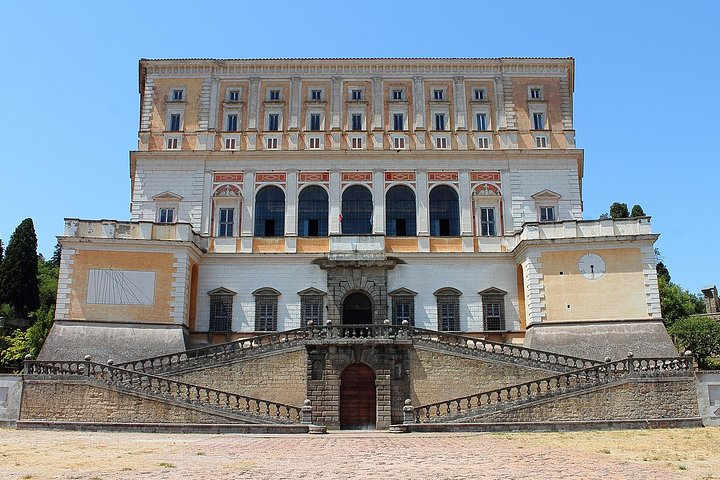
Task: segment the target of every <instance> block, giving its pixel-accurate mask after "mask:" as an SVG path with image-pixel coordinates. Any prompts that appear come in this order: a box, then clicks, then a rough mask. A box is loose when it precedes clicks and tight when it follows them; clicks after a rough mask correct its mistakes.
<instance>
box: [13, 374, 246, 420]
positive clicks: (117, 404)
mask: <svg viewBox="0 0 720 480" xmlns="http://www.w3.org/2000/svg"><path fill="white" fill-rule="evenodd" d="M20 419H21V420H52V421H61V422H130V423H140V422H162V423H228V422H233V420H232V419H229V418H226V417H223V416H221V415H212V414H210V413H205V412H203V411H201V410H198V409H195V408H192V407H191V406H187V407H186V406H182V405H177V404H175V403H171V402H167V403H166V402H162V401H160V400H155V399H152V398H148V397H146V396H144V395H139V394H134V393H130V392H121V391H118V390H115V389H114V388H112V387H107V386H105V385H98V384H94V383H91V382H89V381H82V380H80V381H68V380H67V379H63V380H62V381H53V380H27V381H26V382H25V386H24V390H23V398H22V407H21V411H20Z"/></svg>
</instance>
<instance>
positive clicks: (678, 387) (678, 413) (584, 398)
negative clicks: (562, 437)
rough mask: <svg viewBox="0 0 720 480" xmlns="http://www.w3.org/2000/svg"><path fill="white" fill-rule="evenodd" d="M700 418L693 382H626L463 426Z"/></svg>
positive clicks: (475, 419)
mask: <svg viewBox="0 0 720 480" xmlns="http://www.w3.org/2000/svg"><path fill="white" fill-rule="evenodd" d="M697 416H698V402H697V392H696V390H695V382H694V379H685V378H683V379H643V380H639V379H638V380H626V381H623V382H621V383H619V384H614V385H607V386H602V387H597V388H593V389H591V390H588V391H584V392H578V393H576V394H574V395H571V396H569V397H565V398H550V399H547V400H543V401H540V402H538V403H535V404H533V405H530V406H526V407H519V408H517V409H512V410H509V411H505V412H498V413H493V414H490V415H487V416H478V417H470V418H465V419H463V420H462V422H463V423H465V422H467V423H474V422H479V423H486V422H546V421H564V420H565V421H573V420H628V419H661V418H690V417H697Z"/></svg>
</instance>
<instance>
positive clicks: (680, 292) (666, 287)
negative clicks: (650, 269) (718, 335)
mask: <svg viewBox="0 0 720 480" xmlns="http://www.w3.org/2000/svg"><path fill="white" fill-rule="evenodd" d="M658 289H659V291H660V308H661V310H662V317H663V321H664V322H665V326H666V327H671V326H672V325H673V324H674V323H675V322H677V321H678V320H680V319H682V318H687V317H689V316H691V315H696V314H700V313H705V302H704V301H703V300H702V299H701V298H699V297H698V296H697V295H693V294H692V293H690V292H688V291H687V290H685V289H684V288H682V287H681V286H680V285H677V284H674V283H672V282H670V281H668V280H667V279H666V278H665V277H658Z"/></svg>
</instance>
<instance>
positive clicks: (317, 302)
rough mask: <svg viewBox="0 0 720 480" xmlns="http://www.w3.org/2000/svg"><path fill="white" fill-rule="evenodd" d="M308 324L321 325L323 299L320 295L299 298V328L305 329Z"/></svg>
mask: <svg viewBox="0 0 720 480" xmlns="http://www.w3.org/2000/svg"><path fill="white" fill-rule="evenodd" d="M308 322H313V325H322V322H323V297H322V296H321V295H302V296H300V326H302V327H306V326H307V325H308Z"/></svg>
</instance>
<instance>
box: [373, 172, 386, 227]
mask: <svg viewBox="0 0 720 480" xmlns="http://www.w3.org/2000/svg"><path fill="white" fill-rule="evenodd" d="M373 205H374V207H373V225H372V232H373V233H377V234H380V235H384V234H385V172H384V171H383V170H375V171H373Z"/></svg>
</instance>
